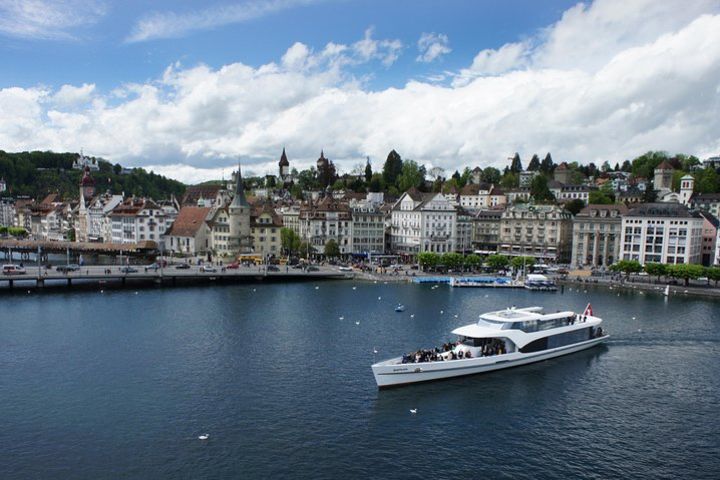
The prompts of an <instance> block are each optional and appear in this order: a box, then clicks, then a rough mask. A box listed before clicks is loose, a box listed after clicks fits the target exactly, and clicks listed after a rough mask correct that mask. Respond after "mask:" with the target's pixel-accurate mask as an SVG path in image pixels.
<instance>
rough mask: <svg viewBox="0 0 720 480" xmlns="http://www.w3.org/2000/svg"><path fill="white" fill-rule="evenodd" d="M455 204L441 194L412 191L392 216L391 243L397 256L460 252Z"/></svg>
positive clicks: (395, 208)
mask: <svg viewBox="0 0 720 480" xmlns="http://www.w3.org/2000/svg"><path fill="white" fill-rule="evenodd" d="M456 223H457V212H456V210H455V205H454V204H453V203H451V201H449V200H448V199H447V197H446V196H444V195H443V194H440V193H421V192H419V191H418V190H416V189H414V188H411V189H410V190H408V191H407V192H405V193H404V194H403V195H402V196H401V197H400V199H399V200H398V201H397V202H395V205H393V208H392V210H391V214H390V241H391V245H392V250H393V251H394V252H396V253H401V254H406V255H415V254H418V253H420V252H436V253H446V252H454V251H455V249H456V243H457V242H456V240H457V239H456V232H457V226H456Z"/></svg>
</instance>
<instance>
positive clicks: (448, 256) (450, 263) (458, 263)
mask: <svg viewBox="0 0 720 480" xmlns="http://www.w3.org/2000/svg"><path fill="white" fill-rule="evenodd" d="M441 262H442V263H443V265H445V266H447V267H448V268H452V269H453V270H455V269H458V268H460V267H462V264H463V256H462V255H460V254H459V253H455V252H448V253H445V254H443V256H442V259H441Z"/></svg>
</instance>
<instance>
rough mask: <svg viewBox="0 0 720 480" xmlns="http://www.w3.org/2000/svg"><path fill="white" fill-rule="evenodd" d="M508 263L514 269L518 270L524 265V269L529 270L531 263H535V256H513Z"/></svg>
mask: <svg viewBox="0 0 720 480" xmlns="http://www.w3.org/2000/svg"><path fill="white" fill-rule="evenodd" d="M510 265H512V267H513V268H514V269H515V270H520V269H522V268H523V266H524V267H525V269H527V270H529V269H530V268H531V267H532V266H533V265H535V257H513V259H512V260H511V261H510Z"/></svg>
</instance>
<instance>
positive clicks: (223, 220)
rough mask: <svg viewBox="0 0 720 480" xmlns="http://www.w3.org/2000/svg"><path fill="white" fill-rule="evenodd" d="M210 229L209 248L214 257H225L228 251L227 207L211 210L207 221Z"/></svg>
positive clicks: (228, 225) (228, 219)
mask: <svg viewBox="0 0 720 480" xmlns="http://www.w3.org/2000/svg"><path fill="white" fill-rule="evenodd" d="M207 225H208V228H209V229H210V233H209V236H210V247H211V248H212V250H213V252H214V253H215V255H219V256H221V257H226V256H228V255H231V254H232V252H231V250H230V214H229V213H228V209H227V207H219V208H213V209H212V210H211V211H210V214H209V216H208V220H207Z"/></svg>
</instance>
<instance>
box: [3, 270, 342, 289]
mask: <svg viewBox="0 0 720 480" xmlns="http://www.w3.org/2000/svg"><path fill="white" fill-rule="evenodd" d="M60 267H61V268H62V266H60ZM176 267H177V266H176V265H170V266H168V267H166V268H162V269H160V268H158V269H146V268H145V267H143V266H131V269H132V270H136V271H132V270H131V271H128V270H127V268H128V267H127V266H116V265H113V266H108V265H91V266H83V267H81V268H80V269H79V270H76V271H72V272H64V271H58V270H56V269H55V268H52V269H49V268H45V267H43V266H40V267H38V266H28V267H27V268H26V273H25V274H22V275H5V274H0V291H10V290H13V289H19V288H23V289H28V288H33V289H43V288H62V287H65V288H71V287H85V288H87V287H99V288H105V287H107V288H112V287H124V286H133V287H139V286H176V285H190V284H219V283H243V282H245V283H248V282H297V281H311V280H337V279H349V278H353V276H354V275H353V274H352V273H348V272H340V271H338V270H337V268H334V267H320V268H319V269H318V270H317V271H305V270H301V269H293V268H286V267H280V270H279V271H273V270H268V269H267V268H266V267H265V266H250V267H240V268H237V269H222V267H213V268H215V269H216V271H214V272H212V271H204V270H203V267H202V266H197V265H192V266H191V267H190V268H187V269H178V268H176ZM205 268H207V267H205Z"/></svg>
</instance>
